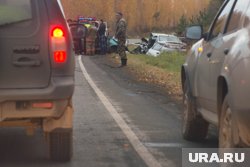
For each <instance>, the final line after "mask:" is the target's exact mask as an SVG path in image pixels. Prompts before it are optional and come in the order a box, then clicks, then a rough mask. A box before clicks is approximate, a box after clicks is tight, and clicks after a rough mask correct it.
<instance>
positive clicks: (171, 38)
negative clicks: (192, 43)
mask: <svg viewBox="0 0 250 167" xmlns="http://www.w3.org/2000/svg"><path fill="white" fill-rule="evenodd" d="M159 41H166V42H176V43H181V41H180V39H179V38H178V37H176V36H165V35H164V36H163V35H161V36H159Z"/></svg>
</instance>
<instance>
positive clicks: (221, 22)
mask: <svg viewBox="0 0 250 167" xmlns="http://www.w3.org/2000/svg"><path fill="white" fill-rule="evenodd" d="M234 2H235V1H234V0H229V1H228V3H227V4H226V6H225V7H224V9H223V10H222V12H221V13H220V15H219V16H218V17H217V20H216V21H215V23H214V26H213V30H212V32H211V34H210V39H213V38H215V37H217V36H219V34H222V33H223V31H224V28H225V25H226V22H227V18H228V16H229V14H230V12H231V9H232V6H233V4H234Z"/></svg>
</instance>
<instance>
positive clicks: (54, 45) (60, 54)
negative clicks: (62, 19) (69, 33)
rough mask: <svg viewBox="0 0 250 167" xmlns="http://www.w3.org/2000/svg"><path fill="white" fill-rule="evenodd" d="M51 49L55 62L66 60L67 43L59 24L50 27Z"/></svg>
mask: <svg viewBox="0 0 250 167" xmlns="http://www.w3.org/2000/svg"><path fill="white" fill-rule="evenodd" d="M50 34H51V35H50V38H51V49H52V53H53V60H54V62H55V63H56V64H59V63H65V62H66V61H67V44H66V38H65V33H64V29H63V28H62V27H60V26H52V27H51V33H50Z"/></svg>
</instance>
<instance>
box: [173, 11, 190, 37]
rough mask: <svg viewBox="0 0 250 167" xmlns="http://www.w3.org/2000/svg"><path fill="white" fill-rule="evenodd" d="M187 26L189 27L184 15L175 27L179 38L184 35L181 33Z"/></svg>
mask: <svg viewBox="0 0 250 167" xmlns="http://www.w3.org/2000/svg"><path fill="white" fill-rule="evenodd" d="M188 25H189V21H188V19H187V17H186V16H185V15H182V16H181V18H180V20H179V24H178V26H177V27H176V28H177V30H176V33H177V34H178V35H180V36H181V35H184V34H183V32H184V31H185V29H186V27H187V26H188Z"/></svg>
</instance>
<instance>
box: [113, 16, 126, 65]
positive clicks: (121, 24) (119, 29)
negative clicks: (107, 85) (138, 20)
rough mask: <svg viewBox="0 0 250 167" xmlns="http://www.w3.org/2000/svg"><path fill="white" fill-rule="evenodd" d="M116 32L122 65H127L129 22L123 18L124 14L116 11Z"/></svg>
mask: <svg viewBox="0 0 250 167" xmlns="http://www.w3.org/2000/svg"><path fill="white" fill-rule="evenodd" d="M116 19H117V23H116V33H115V38H117V39H118V49H117V52H118V54H119V56H120V58H121V67H123V66H126V65H127V55H126V46H125V44H126V31H127V23H126V20H125V19H124V18H123V14H122V13H121V12H117V13H116Z"/></svg>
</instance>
